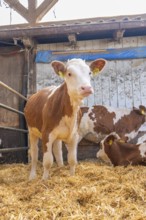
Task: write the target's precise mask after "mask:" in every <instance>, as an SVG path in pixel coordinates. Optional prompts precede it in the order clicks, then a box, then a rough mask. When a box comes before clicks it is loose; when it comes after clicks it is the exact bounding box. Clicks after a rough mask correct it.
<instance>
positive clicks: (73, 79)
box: [24, 59, 106, 179]
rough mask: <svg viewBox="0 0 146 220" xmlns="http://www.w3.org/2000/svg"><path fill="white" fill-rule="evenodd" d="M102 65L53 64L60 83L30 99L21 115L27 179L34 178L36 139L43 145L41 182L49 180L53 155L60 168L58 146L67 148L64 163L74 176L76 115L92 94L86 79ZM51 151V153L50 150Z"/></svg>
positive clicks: (100, 62) (97, 63)
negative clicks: (26, 139) (27, 154)
mask: <svg viewBox="0 0 146 220" xmlns="http://www.w3.org/2000/svg"><path fill="white" fill-rule="evenodd" d="M105 64H106V61H105V60H103V59H98V60H95V61H93V62H92V63H91V64H90V66H88V65H87V64H86V63H85V61H83V60H81V59H72V60H69V61H68V62H67V63H66V65H65V64H64V63H62V62H59V61H53V62H52V67H53V68H54V70H55V72H56V73H57V74H58V75H60V76H63V78H64V83H63V84H61V85H60V86H58V87H54V86H51V87H48V88H45V89H42V90H41V91H39V92H37V93H36V94H34V95H32V96H31V97H30V98H29V100H28V102H27V104H26V107H25V110H24V113H25V118H26V121H27V124H28V129H29V136H30V153H31V172H30V177H29V179H34V178H35V177H36V164H37V160H38V139H39V138H41V139H42V143H43V167H44V173H43V179H47V178H48V177H49V170H50V168H51V166H52V163H53V154H52V150H53V151H54V155H55V157H56V161H57V163H58V164H59V165H62V164H63V161H62V157H61V155H60V154H61V153H62V150H59V148H60V149H61V147H62V143H61V141H64V142H65V143H66V144H67V145H68V163H69V166H70V174H71V175H74V173H75V165H76V163H77V144H78V132H77V129H78V112H79V108H80V105H81V103H82V100H83V99H84V98H85V97H87V96H89V95H90V94H91V93H93V88H92V86H91V82H90V75H91V74H93V75H96V74H97V73H99V72H100V71H101V70H102V69H103V67H104V66H105ZM52 148H53V149H52Z"/></svg>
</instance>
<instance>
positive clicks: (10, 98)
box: [0, 48, 27, 163]
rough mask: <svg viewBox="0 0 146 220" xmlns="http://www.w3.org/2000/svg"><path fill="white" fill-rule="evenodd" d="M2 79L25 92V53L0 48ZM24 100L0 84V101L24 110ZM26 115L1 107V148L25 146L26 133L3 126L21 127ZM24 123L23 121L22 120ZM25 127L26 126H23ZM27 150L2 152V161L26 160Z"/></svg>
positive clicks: (0, 78) (0, 76)
mask: <svg viewBox="0 0 146 220" xmlns="http://www.w3.org/2000/svg"><path fill="white" fill-rule="evenodd" d="M0 64H1V66H0V80H1V81H2V82H3V83H5V84H6V85H8V86H10V87H11V88H13V89H14V90H16V91H18V92H19V93H21V94H22V93H23V88H24V86H25V85H24V77H25V53H24V51H23V52H18V50H16V51H15V49H12V48H1V49H0ZM24 102H25V101H24V100H22V99H21V98H19V97H18V96H16V95H15V94H13V93H12V92H10V91H9V90H8V89H6V88H4V87H3V86H0V103H2V104H5V105H8V106H9V107H12V108H14V109H16V110H20V111H22V110H23V107H24ZM23 120H24V116H23V115H22V116H20V115H18V114H17V113H14V112H11V111H9V110H6V109H3V108H1V107H0V126H1V128H0V148H14V147H24V146H27V145H25V144H26V134H24V133H22V132H18V131H12V130H8V129H4V128H2V127H12V128H20V126H21V125H20V124H21V123H20V121H21V122H22V121H23ZM22 123H23V122H22ZM21 128H23V129H24V127H21ZM26 161H27V153H26V151H23V152H22V151H19V152H15V153H14V152H13V153H12V152H8V153H2V154H0V163H4V162H9V163H12V162H26Z"/></svg>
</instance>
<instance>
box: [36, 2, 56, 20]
mask: <svg viewBox="0 0 146 220" xmlns="http://www.w3.org/2000/svg"><path fill="white" fill-rule="evenodd" d="M57 2H58V0H44V1H43V2H42V3H41V4H40V6H39V7H38V8H37V9H36V21H37V22H38V21H40V20H41V19H42V18H43V17H44V15H45V14H46V13H47V12H48V11H49V10H50V9H51V8H52V7H53V6H54V5H55V4H56V3H57Z"/></svg>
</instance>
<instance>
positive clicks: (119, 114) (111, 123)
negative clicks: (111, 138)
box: [79, 105, 146, 143]
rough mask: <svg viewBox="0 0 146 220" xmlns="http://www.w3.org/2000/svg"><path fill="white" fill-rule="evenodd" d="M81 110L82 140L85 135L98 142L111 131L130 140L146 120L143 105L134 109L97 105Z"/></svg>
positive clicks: (80, 134) (145, 108) (80, 133)
mask: <svg viewBox="0 0 146 220" xmlns="http://www.w3.org/2000/svg"><path fill="white" fill-rule="evenodd" d="M81 112H82V117H81V121H80V126H79V136H80V140H81V139H82V138H83V137H85V138H86V139H89V138H90V140H93V142H96V143H99V142H100V141H101V140H102V139H103V138H104V137H105V136H106V135H108V134H110V133H111V132H116V133H117V134H118V135H119V136H120V137H121V138H124V137H127V141H130V140H131V139H133V138H134V137H135V136H136V135H137V134H138V131H139V128H140V127H141V126H142V125H143V124H144V123H145V122H146V107H144V106H142V105H140V106H139V108H133V109H132V110H131V109H121V108H112V107H107V106H102V105H95V106H93V107H91V108H89V107H81Z"/></svg>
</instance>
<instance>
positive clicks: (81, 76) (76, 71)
mask: <svg viewBox="0 0 146 220" xmlns="http://www.w3.org/2000/svg"><path fill="white" fill-rule="evenodd" d="M66 66H67V73H66V75H65V82H66V84H67V88H68V92H69V95H70V96H73V97H74V98H75V97H80V98H81V99H83V98H84V97H85V93H84V94H83V92H84V91H83V90H82V87H91V82H90V75H89V73H90V68H89V66H88V65H87V64H86V63H85V62H84V61H83V60H81V59H72V60H70V61H68V62H67V65H66ZM91 89H92V93H93V88H92V87H91ZM88 95H89V94H88ZM88 95H87V96H88Z"/></svg>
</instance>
